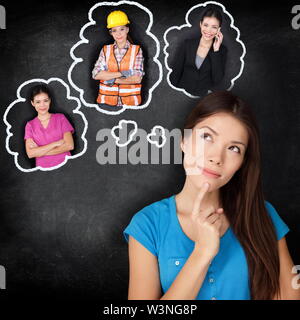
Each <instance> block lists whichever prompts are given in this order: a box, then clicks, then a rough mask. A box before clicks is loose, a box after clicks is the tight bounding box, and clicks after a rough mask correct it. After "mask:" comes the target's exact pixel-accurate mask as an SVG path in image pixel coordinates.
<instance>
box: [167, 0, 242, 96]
mask: <svg viewBox="0 0 300 320" xmlns="http://www.w3.org/2000/svg"><path fill="white" fill-rule="evenodd" d="M208 4H214V5H219V6H220V7H221V8H222V9H223V12H224V13H225V14H227V15H228V16H229V18H230V21H231V23H230V27H231V28H232V29H234V30H235V31H236V32H237V37H236V41H237V42H239V43H240V45H241V46H242V48H243V53H242V55H241V56H240V61H241V68H240V71H239V73H238V74H237V76H235V77H234V78H233V79H231V85H230V87H229V88H228V89H227V90H231V89H232V88H233V86H234V82H235V80H237V79H238V78H239V77H240V76H241V74H242V72H243V70H244V64H245V63H244V57H245V55H246V47H245V45H244V43H243V41H242V40H240V30H239V29H238V28H237V27H236V26H234V19H233V17H232V15H231V14H230V13H229V12H228V11H227V10H226V9H225V7H224V6H223V5H222V4H221V3H219V2H216V1H207V2H205V3H200V4H197V5H195V6H193V7H192V8H191V9H190V10H189V11H188V12H187V13H186V15H185V21H186V24H183V25H181V26H179V27H178V26H172V27H170V28H169V29H167V30H166V31H165V33H164V41H165V47H164V54H165V66H166V68H167V70H168V74H167V82H168V84H169V86H170V87H171V88H173V89H174V90H177V91H181V92H183V93H184V94H185V95H187V96H188V97H190V98H199V96H193V95H191V94H190V93H188V92H187V91H185V90H184V89H181V88H177V87H175V86H173V85H172V83H171V82H170V74H171V72H172V71H173V70H172V69H171V68H170V67H169V65H168V57H169V54H168V53H167V48H168V47H169V43H168V41H167V34H168V32H169V31H171V30H174V29H176V30H181V29H182V28H184V27H189V28H191V27H192V25H191V24H190V22H189V15H190V13H191V12H192V11H193V10H194V9H196V8H199V7H206V6H207V5H208Z"/></svg>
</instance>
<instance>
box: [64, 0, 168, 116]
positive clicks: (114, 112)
mask: <svg viewBox="0 0 300 320" xmlns="http://www.w3.org/2000/svg"><path fill="white" fill-rule="evenodd" d="M121 4H128V5H133V6H137V7H139V8H140V9H142V10H144V11H145V12H146V13H147V14H148V15H149V19H150V23H149V25H148V27H147V29H146V34H147V35H149V36H150V37H151V38H152V39H153V40H154V41H155V43H156V54H155V56H154V57H153V61H154V62H155V63H156V64H157V65H158V68H159V78H158V80H157V81H156V82H155V84H154V85H153V86H152V87H151V88H150V89H149V94H148V99H147V101H146V103H144V104H142V105H140V106H126V105H123V108H122V109H121V110H118V111H108V110H103V109H101V108H100V107H99V106H98V104H96V103H87V102H86V101H85V100H84V97H83V96H84V90H83V89H80V88H79V87H78V86H77V85H76V84H75V83H74V82H73V80H72V72H73V69H74V68H75V66H76V65H77V64H78V63H80V62H83V59H82V58H77V57H76V56H75V55H74V50H75V49H76V48H77V47H78V46H80V45H81V44H84V43H89V40H87V39H86V38H85V37H84V36H83V33H84V31H85V29H87V28H88V27H90V26H93V25H95V24H96V21H95V20H93V18H92V14H93V11H94V10H95V9H97V8H98V7H102V6H119V5H121ZM88 18H89V21H90V22H88V23H86V24H85V25H84V26H83V27H82V28H81V29H80V33H79V36H80V39H81V40H80V41H78V42H77V43H76V44H75V45H74V46H73V47H72V48H71V50H70V56H71V58H72V59H73V60H74V62H73V63H72V65H71V67H70V69H69V71H68V81H69V83H70V85H71V86H72V87H73V88H74V89H75V90H76V91H78V92H79V96H80V100H81V102H82V104H83V105H84V106H86V107H91V108H95V109H97V110H98V111H99V112H102V113H105V114H111V115H117V114H120V113H122V112H123V111H125V110H126V109H133V110H140V109H144V108H146V107H147V106H148V105H149V104H150V102H151V99H152V92H153V90H154V89H155V88H156V87H157V86H158V84H159V83H160V82H161V81H162V76H163V71H162V65H161V63H160V61H159V60H158V56H159V54H160V44H159V41H158V39H157V38H156V36H155V35H154V34H153V33H151V32H150V30H151V28H152V25H153V14H152V12H151V11H150V10H149V9H148V8H146V7H144V6H143V5H141V4H139V3H138V2H135V1H119V2H100V3H97V4H95V5H94V6H93V7H92V8H91V9H90V10H89V13H88ZM95 81H96V80H95Z"/></svg>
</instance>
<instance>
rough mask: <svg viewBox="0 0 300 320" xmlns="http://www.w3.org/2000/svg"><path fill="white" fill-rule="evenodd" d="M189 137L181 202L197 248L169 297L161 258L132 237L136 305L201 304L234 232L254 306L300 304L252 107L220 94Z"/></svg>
mask: <svg viewBox="0 0 300 320" xmlns="http://www.w3.org/2000/svg"><path fill="white" fill-rule="evenodd" d="M184 129H185V131H190V134H189V135H187V134H185V135H183V139H182V142H181V148H182V151H183V153H184V161H183V165H184V169H185V172H186V179H185V183H184V186H183V188H182V190H181V191H180V192H179V193H178V194H176V195H175V201H176V211H177V216H178V221H179V222H180V226H181V229H182V231H183V232H184V233H185V235H187V237H188V238H190V239H191V240H192V241H193V242H194V245H195V246H194V247H193V251H192V253H191V254H190V256H189V257H188V259H187V261H186V262H185V264H184V266H183V267H182V269H181V270H180V272H179V273H178V275H177V277H176V278H175V280H174V281H173V282H172V284H171V285H170V287H169V288H168V290H167V291H166V292H165V293H164V294H163V295H162V293H161V285H160V269H161V268H162V265H159V264H158V257H159V256H158V257H156V256H155V255H153V254H151V253H150V252H149V251H148V250H147V249H145V247H144V246H143V245H141V243H140V242H138V241H137V240H136V239H135V238H134V237H133V236H130V237H129V262H130V281H129V299H174V300H176V299H179V300H184V299H189V300H191V299H195V298H196V297H197V295H198V292H199V290H200V289H201V287H202V285H203V281H204V279H205V277H206V274H207V272H208V269H209V266H210V264H211V262H212V261H213V260H214V258H215V257H216V255H217V254H218V253H219V251H223V250H226V249H225V248H224V245H225V244H224V245H223V246H222V247H221V246H220V238H221V237H222V236H223V235H224V234H225V233H227V230H228V229H229V228H231V230H232V231H233V234H234V236H235V237H236V239H237V240H238V242H239V243H240V245H241V247H242V248H243V250H244V252H245V256H246V257H245V258H244V259H245V260H246V265H248V277H249V284H247V286H248V287H249V292H250V294H251V299H253V300H269V299H274V300H277V299H300V296H299V290H298V292H297V291H296V290H294V289H293V288H292V287H291V281H292V274H291V270H292V267H293V262H292V259H291V257H290V254H289V251H288V248H287V244H286V240H285V237H282V238H281V239H280V240H279V239H277V237H276V230H275V226H274V225H273V223H272V219H271V217H270V216H269V214H268V211H267V209H266V206H265V200H264V195H263V189H262V178H261V156H260V141H259V130H258V126H257V123H256V120H255V118H254V115H253V113H252V111H251V109H250V107H249V106H248V105H247V104H246V103H245V102H244V101H243V100H242V99H240V98H239V97H237V96H235V95H234V94H233V93H231V92H228V91H217V92H214V93H211V94H209V95H207V96H206V97H204V98H203V99H202V100H200V101H199V103H198V104H197V106H196V107H195V108H194V109H193V110H192V112H191V113H190V115H189V116H188V118H187V121H186V124H185V126H184ZM188 129H190V130H188ZM198 139H199V140H198ZM199 141H200V142H199ZM192 160H194V161H192ZM156 208H157V207H156ZM161 218H162V217H161ZM161 218H160V219H161ZM155 228H158V227H157V226H156V227H155ZM170 245H171V244H170ZM227 245H229V244H228V243H227ZM236 254H237V253H236V250H233V252H232V255H229V256H226V261H229V260H230V259H235V257H236ZM178 265H179V262H178ZM223 267H224V268H225V265H222V268H223ZM237 269H238V268H237ZM168 270H169V269H168ZM230 270H231V269H230ZM168 272H169V271H168ZM230 272H231V273H230V274H231V276H230V277H228V279H226V281H229V282H230V281H233V282H234V281H236V280H235V278H234V272H239V270H231V271H230ZM232 272H233V273H232ZM168 276H169V275H168ZM246 276H247V273H245V276H244V278H246ZM226 281H225V282H226ZM247 283H248V282H247ZM221 285H222V286H224V285H225V284H224V283H222V284H221ZM208 288H209V287H208Z"/></svg>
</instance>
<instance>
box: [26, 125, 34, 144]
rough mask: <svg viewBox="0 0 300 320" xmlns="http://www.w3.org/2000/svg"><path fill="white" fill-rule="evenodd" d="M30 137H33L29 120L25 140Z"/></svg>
mask: <svg viewBox="0 0 300 320" xmlns="http://www.w3.org/2000/svg"><path fill="white" fill-rule="evenodd" d="M30 138H32V139H33V133H32V126H31V124H30V122H27V123H26V126H25V136H24V140H26V139H30Z"/></svg>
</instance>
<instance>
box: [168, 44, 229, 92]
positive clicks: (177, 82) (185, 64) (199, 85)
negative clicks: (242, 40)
mask: <svg viewBox="0 0 300 320" xmlns="http://www.w3.org/2000/svg"><path fill="white" fill-rule="evenodd" d="M199 40H200V39H199V38H197V39H188V40H185V41H184V47H183V48H179V49H180V51H179V52H178V53H177V54H176V57H175V60H174V62H173V65H171V68H172V69H173V72H172V73H171V74H170V80H171V83H172V84H173V85H174V86H175V87H178V88H183V89H185V90H186V91H187V92H188V93H190V94H192V95H196V96H201V95H204V94H206V93H207V90H210V89H212V87H213V86H215V85H217V84H218V83H219V82H220V81H221V80H222V78H223V77H224V70H225V63H226V56H227V48H226V47H225V46H224V45H223V44H221V46H220V49H219V51H217V52H214V50H213V46H211V48H210V50H209V51H208V54H207V56H206V57H205V59H204V61H203V63H202V65H201V67H200V69H197V67H196V64H195V59H196V54H197V49H198V46H199Z"/></svg>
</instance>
